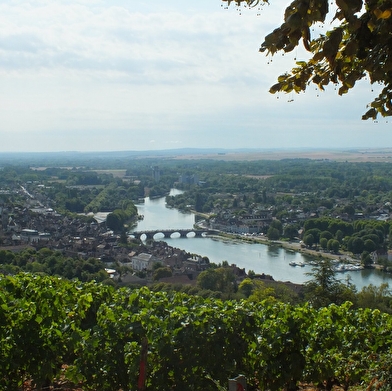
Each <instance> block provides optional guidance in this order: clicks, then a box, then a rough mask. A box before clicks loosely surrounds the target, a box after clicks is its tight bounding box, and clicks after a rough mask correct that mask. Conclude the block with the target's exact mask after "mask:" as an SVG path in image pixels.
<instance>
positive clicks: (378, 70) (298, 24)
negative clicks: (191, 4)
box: [222, 0, 392, 119]
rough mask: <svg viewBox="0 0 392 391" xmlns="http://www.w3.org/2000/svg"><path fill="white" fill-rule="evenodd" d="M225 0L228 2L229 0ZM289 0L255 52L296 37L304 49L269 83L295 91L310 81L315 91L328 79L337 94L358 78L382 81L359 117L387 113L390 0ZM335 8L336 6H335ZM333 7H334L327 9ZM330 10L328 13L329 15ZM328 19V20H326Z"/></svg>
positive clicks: (391, 79)
mask: <svg viewBox="0 0 392 391" xmlns="http://www.w3.org/2000/svg"><path fill="white" fill-rule="evenodd" d="M222 1H227V2H228V3H229V4H230V3H231V2H232V1H233V0H222ZM264 2H265V3H268V1H267V0H236V1H235V3H236V4H237V5H241V4H245V3H246V4H247V5H249V6H256V5H258V4H260V3H264ZM331 5H332V6H331V9H330V7H329V6H330V2H329V1H328V0H293V1H292V2H291V3H290V4H289V5H288V7H287V8H286V11H285V14H284V20H283V23H282V24H281V25H280V26H279V27H277V28H276V29H275V30H273V31H272V32H271V33H270V34H268V35H267V36H266V37H265V39H264V42H262V44H261V47H260V51H261V52H266V53H267V54H272V55H273V54H275V53H277V52H291V51H292V50H294V49H295V48H296V47H297V46H298V45H299V43H300V41H302V43H303V45H304V47H305V49H306V50H307V51H309V53H310V59H309V60H307V61H298V62H296V66H295V67H294V68H293V69H292V70H291V71H290V72H287V73H285V74H283V75H281V76H279V77H278V83H276V84H275V85H273V86H272V87H271V88H270V92H271V93H276V92H278V91H283V92H291V91H295V92H297V93H299V92H301V91H305V90H306V88H307V86H308V85H309V84H311V83H314V84H316V85H317V86H318V87H319V88H320V89H321V90H324V87H325V86H327V85H329V84H335V85H337V86H338V87H339V88H338V89H337V90H338V94H339V95H343V94H345V93H347V92H348V91H349V90H350V89H351V88H353V87H354V86H355V83H356V82H357V81H358V80H361V79H367V80H369V82H370V83H371V84H373V83H377V84H380V85H382V86H383V88H382V90H381V92H380V93H379V95H378V96H377V97H375V98H374V99H373V101H372V102H371V103H370V105H369V108H368V110H367V111H366V113H365V114H364V115H363V116H362V119H369V118H373V119H376V118H377V115H378V114H381V115H382V116H391V115H392V45H391V38H390V35H391V31H392V2H391V0H365V1H363V0H334V1H332V2H331ZM335 9H336V11H335ZM331 10H334V11H331ZM332 12H334V13H333V14H332ZM331 21H334V23H333V24H330V23H329V22H331ZM320 23H321V24H327V23H328V25H329V26H332V27H331V28H330V30H328V31H326V33H325V34H321V33H320V34H318V35H316V36H315V37H313V36H312V32H313V29H314V27H316V28H317V26H318V25H319V24H320Z"/></svg>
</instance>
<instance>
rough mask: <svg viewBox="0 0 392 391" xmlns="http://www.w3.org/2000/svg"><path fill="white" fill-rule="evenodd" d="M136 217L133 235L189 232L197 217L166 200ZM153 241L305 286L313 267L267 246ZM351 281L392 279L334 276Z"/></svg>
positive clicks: (376, 274)
mask: <svg viewBox="0 0 392 391" xmlns="http://www.w3.org/2000/svg"><path fill="white" fill-rule="evenodd" d="M178 193H180V191H178V190H175V189H173V190H172V191H171V193H170V195H176V194H178ZM136 206H137V208H138V213H139V214H140V215H144V219H143V220H141V221H139V222H138V224H137V226H136V227H135V228H134V230H135V231H145V230H158V229H181V228H183V229H188V228H192V227H193V225H194V223H195V218H196V216H195V215H194V214H192V213H181V212H179V211H178V210H176V209H171V208H167V207H166V203H165V198H164V197H163V198H157V199H149V198H146V199H145V202H144V203H143V204H137V205H136ZM154 239H156V240H165V242H167V243H168V244H169V245H170V246H172V247H177V248H180V249H183V250H185V251H187V252H190V253H194V254H198V255H201V256H207V257H208V258H209V259H210V261H211V262H214V263H221V262H222V261H227V262H228V263H229V264H233V263H235V264H236V265H237V266H238V267H241V268H245V269H246V271H249V270H253V271H255V272H256V273H265V274H269V275H271V276H272V277H273V278H274V279H275V280H279V281H291V282H294V283H298V284H301V283H304V282H305V281H307V280H309V278H311V277H309V276H308V275H307V274H306V273H309V272H311V271H312V266H311V265H308V264H307V262H308V261H309V260H310V259H311V258H309V257H307V256H306V255H303V254H301V253H298V252H294V251H291V250H285V249H283V248H281V247H278V246H269V245H266V244H259V243H247V242H241V241H227V240H217V239H213V238H195V237H188V238H180V237H178V235H177V237H175V234H173V237H172V238H170V239H168V238H165V239H163V236H159V234H157V235H156V236H155V237H154ZM291 261H295V262H297V263H298V262H304V263H305V264H306V266H304V267H300V266H294V267H293V266H290V265H289V262H291ZM348 276H349V277H350V279H351V282H352V283H353V284H354V285H355V286H356V287H357V289H358V290H361V289H362V287H364V286H367V285H369V284H373V285H377V286H379V285H380V284H381V283H383V282H389V283H390V285H391V283H392V279H391V276H390V275H388V274H386V273H383V272H381V271H379V270H360V271H350V272H344V273H339V274H337V277H338V278H339V279H342V280H345V279H346V278H347V277H348Z"/></svg>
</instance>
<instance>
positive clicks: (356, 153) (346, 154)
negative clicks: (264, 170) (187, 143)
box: [175, 148, 392, 162]
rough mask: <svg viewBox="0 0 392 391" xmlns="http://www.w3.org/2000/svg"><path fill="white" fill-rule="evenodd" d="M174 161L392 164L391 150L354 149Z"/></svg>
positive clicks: (200, 156)
mask: <svg viewBox="0 0 392 391" xmlns="http://www.w3.org/2000/svg"><path fill="white" fill-rule="evenodd" d="M175 158H176V159H194V160H197V159H216V160H282V159H317V160H333V161H348V162H392V149H391V148H385V149H356V150H336V151H333V150H303V151H300V150H298V151H293V150H290V151H284V150H276V151H260V152H255V151H251V152H227V153H211V154H208V153H205V154H194V155H191V154H189V155H185V154H184V155H177V156H176V157H175Z"/></svg>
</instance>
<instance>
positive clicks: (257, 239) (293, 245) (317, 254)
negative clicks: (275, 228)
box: [219, 232, 359, 263]
mask: <svg viewBox="0 0 392 391" xmlns="http://www.w3.org/2000/svg"><path fill="white" fill-rule="evenodd" d="M219 236H220V237H227V238H231V239H234V240H241V241H244V242H249V243H262V244H265V245H267V246H279V247H282V248H284V249H286V250H291V251H295V252H299V253H301V254H303V255H307V256H310V257H314V258H326V259H339V260H341V261H346V262H356V263H357V262H359V260H357V259H353V258H352V256H351V255H349V254H347V253H339V254H334V253H330V252H326V251H323V250H316V249H310V248H307V247H303V246H302V245H301V243H300V242H298V241H295V242H294V241H285V240H269V239H268V238H267V237H265V236H243V235H238V234H230V233H226V232H222V234H221V235H219Z"/></svg>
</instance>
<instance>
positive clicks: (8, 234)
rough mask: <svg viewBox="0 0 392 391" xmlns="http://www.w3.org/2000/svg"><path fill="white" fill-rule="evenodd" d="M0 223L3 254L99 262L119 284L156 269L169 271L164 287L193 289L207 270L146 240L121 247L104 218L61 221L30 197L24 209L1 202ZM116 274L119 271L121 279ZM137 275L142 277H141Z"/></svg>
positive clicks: (197, 260) (202, 262)
mask: <svg viewBox="0 0 392 391" xmlns="http://www.w3.org/2000/svg"><path fill="white" fill-rule="evenodd" d="M19 205H20V204H19ZM0 221H1V225H0V247H1V248H2V249H9V250H14V251H19V250H21V249H23V248H26V247H33V248H36V249H40V248H43V247H45V248H49V249H52V250H56V251H60V252H61V253H62V254H63V255H64V256H68V257H79V258H83V259H88V258H91V257H92V258H97V259H101V260H102V262H104V264H105V265H106V271H107V272H108V273H109V275H110V277H111V278H114V279H119V278H120V277H121V281H122V282H123V283H140V284H146V283H147V282H148V281H149V277H151V275H152V272H153V270H154V269H155V268H157V267H158V265H159V266H163V267H167V268H170V270H171V271H172V277H166V278H165V279H164V280H165V282H172V283H182V284H184V283H188V284H195V283H196V278H197V275H198V274H199V273H200V272H201V271H203V270H205V269H206V268H208V267H209V260H208V259H207V258H202V257H200V256H197V255H192V254H189V253H187V252H186V251H184V250H181V249H177V248H173V247H170V246H168V245H167V243H166V242H158V241H149V242H148V245H147V244H146V243H143V242H141V241H140V240H137V239H134V238H131V237H128V238H127V240H128V242H129V244H130V245H129V246H124V245H122V244H121V243H120V242H121V236H120V235H116V234H114V233H113V231H111V230H108V229H107V227H106V224H105V220H104V219H102V218H97V219H91V220H90V221H88V222H87V221H84V220H82V219H78V218H71V217H68V216H64V215H61V214H59V213H57V212H56V211H55V210H54V209H52V208H45V207H44V206H43V205H42V204H41V203H40V202H39V201H36V200H34V198H33V197H31V196H29V197H27V198H26V200H25V204H24V206H23V207H20V206H14V205H11V204H5V203H4V202H3V203H2V202H1V201H0ZM118 269H121V270H122V275H121V276H120V274H119V272H118ZM233 269H235V273H236V274H238V275H243V276H244V275H245V270H244V269H239V268H237V267H236V266H234V265H233ZM124 270H125V271H126V272H125V274H124ZM141 275H142V276H145V278H140V276H141Z"/></svg>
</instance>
